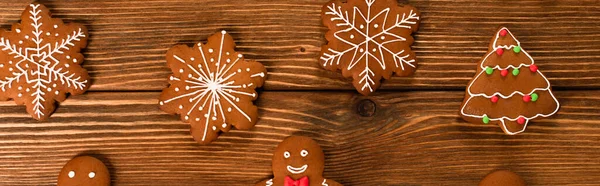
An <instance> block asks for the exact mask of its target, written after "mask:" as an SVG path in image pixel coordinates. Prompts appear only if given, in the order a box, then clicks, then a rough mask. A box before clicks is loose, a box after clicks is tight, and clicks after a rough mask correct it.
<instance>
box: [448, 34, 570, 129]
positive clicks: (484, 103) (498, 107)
mask: <svg viewBox="0 0 600 186" xmlns="http://www.w3.org/2000/svg"><path fill="white" fill-rule="evenodd" d="M466 92H467V93H466V96H465V99H464V101H463V104H462V106H461V107H462V108H461V111H460V113H461V115H462V117H463V118H464V119H465V120H467V121H469V122H472V123H484V124H488V123H496V124H498V125H500V126H501V128H502V130H504V132H505V133H506V134H510V135H514V134H518V133H521V132H523V131H525V128H526V127H527V124H528V123H529V121H530V120H533V119H536V118H539V117H549V116H551V115H553V114H555V113H556V112H558V109H559V107H560V106H559V105H560V104H559V103H558V100H557V99H556V97H554V94H552V90H551V87H550V82H549V81H548V79H547V78H546V76H544V75H543V74H542V72H540V71H539V70H538V66H537V65H535V64H534V61H533V58H532V57H531V56H530V55H529V53H527V52H526V51H525V50H524V49H523V48H521V43H520V42H519V41H518V40H517V39H516V38H515V36H514V35H513V34H512V33H511V32H510V31H509V30H508V29H507V28H500V29H499V30H498V32H497V33H496V36H495V37H494V38H493V40H492V42H491V44H490V46H489V50H488V53H487V54H486V55H485V57H484V58H483V59H482V60H481V65H479V68H477V75H476V76H475V78H474V79H473V80H472V81H471V82H470V83H469V86H468V87H467V90H466Z"/></svg>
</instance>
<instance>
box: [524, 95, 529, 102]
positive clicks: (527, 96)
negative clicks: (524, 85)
mask: <svg viewBox="0 0 600 186" xmlns="http://www.w3.org/2000/svg"><path fill="white" fill-rule="evenodd" d="M523 101H524V102H530V101H531V96H530V95H525V96H523Z"/></svg>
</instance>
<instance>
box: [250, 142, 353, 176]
mask: <svg viewBox="0 0 600 186" xmlns="http://www.w3.org/2000/svg"><path fill="white" fill-rule="evenodd" d="M272 168H273V179H268V180H264V181H262V182H259V183H257V184H256V186H342V184H340V183H338V182H336V181H333V180H330V179H325V178H324V177H323V170H324V169H325V154H324V153H323V150H322V149H321V146H319V144H318V143H317V142H316V141H315V140H313V139H310V138H308V137H303V136H290V137H287V138H285V139H284V140H283V141H282V142H281V143H279V145H278V146H277V148H276V149H275V152H274V153H273V163H272Z"/></svg>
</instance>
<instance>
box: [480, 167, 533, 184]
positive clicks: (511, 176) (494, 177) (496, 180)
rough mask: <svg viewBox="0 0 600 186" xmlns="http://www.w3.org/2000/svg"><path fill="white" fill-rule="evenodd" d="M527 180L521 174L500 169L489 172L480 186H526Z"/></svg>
mask: <svg viewBox="0 0 600 186" xmlns="http://www.w3.org/2000/svg"><path fill="white" fill-rule="evenodd" d="M526 185H527V184H525V180H523V179H522V178H521V177H519V175H517V174H515V173H513V172H510V171H507V170H500V171H496V172H492V173H490V174H488V175H487V176H486V177H485V178H483V180H481V182H479V186H526Z"/></svg>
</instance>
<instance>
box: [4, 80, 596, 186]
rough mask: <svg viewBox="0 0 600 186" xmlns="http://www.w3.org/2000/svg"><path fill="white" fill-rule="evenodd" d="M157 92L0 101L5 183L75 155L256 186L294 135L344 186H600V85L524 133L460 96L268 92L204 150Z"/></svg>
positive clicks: (157, 174) (128, 176)
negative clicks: (320, 155) (252, 116)
mask: <svg viewBox="0 0 600 186" xmlns="http://www.w3.org/2000/svg"><path fill="white" fill-rule="evenodd" d="M158 94H159V93H157V92H147V93H88V94H86V95H82V96H73V97H72V98H71V99H68V100H67V101H66V102H64V103H63V104H62V105H61V106H60V107H59V109H58V110H57V112H56V114H54V115H53V117H52V118H51V119H50V121H49V122H36V121H34V120H33V119H31V118H30V117H29V115H27V114H26V113H25V111H24V108H23V107H22V106H14V105H13V104H12V103H10V102H2V103H0V118H2V120H0V185H53V184H54V183H55V177H56V175H57V174H58V171H59V170H60V168H61V167H62V166H63V164H64V163H65V162H66V161H67V160H69V159H70V158H72V157H73V156H76V155H78V154H96V155H98V156H99V157H100V158H101V159H103V160H105V161H106V162H108V166H109V169H110V171H111V172H112V173H113V175H114V176H113V181H114V185H117V186H118V185H144V186H148V185H172V184H173V183H177V185H182V186H183V185H223V186H224V185H227V186H232V185H234V186H235V185H251V184H253V183H255V182H257V181H259V180H261V179H265V178H268V177H269V175H270V158H271V152H272V150H273V149H274V148H275V146H276V145H277V143H278V142H280V141H281V140H282V139H283V138H284V137H286V136H288V135H305V136H310V137H313V138H315V139H316V140H317V141H318V142H319V143H320V144H321V145H322V146H323V148H324V151H325V154H326V156H327V160H326V172H325V175H326V176H327V177H328V178H330V179H334V180H337V181H339V182H341V183H343V184H345V185H367V186H370V185H461V186H462V185H476V183H477V182H478V180H479V179H481V178H482V177H483V176H484V175H485V174H487V173H488V172H490V171H492V170H494V169H499V168H508V169H511V170H513V171H515V172H517V173H519V174H521V175H522V176H524V178H525V180H527V182H528V183H530V185H567V184H574V185H598V184H600V161H599V160H598V157H600V150H599V147H600V114H599V113H600V108H598V105H600V96H598V95H600V91H585V92H583V91H581V92H572V91H567V92H557V93H556V94H557V98H558V99H559V100H560V101H561V103H562V104H563V106H562V108H561V110H560V112H559V113H558V114H557V115H556V116H554V117H552V118H548V119H542V120H538V121H537V122H535V123H533V124H531V125H530V127H529V128H528V129H527V131H526V132H525V133H523V134H522V135H517V136H508V135H504V134H503V133H502V131H501V130H500V128H498V127H497V126H492V125H478V124H469V123H466V122H464V121H463V120H462V119H460V117H459V116H458V109H459V106H460V103H461V101H462V99H463V95H464V93H463V92H459V91H456V92H380V93H376V94H375V95H374V96H372V97H362V96H359V95H357V94H356V93H355V92H354V91H346V92H264V93H262V94H261V96H260V98H259V100H258V102H257V104H258V105H259V108H260V111H259V112H260V115H261V119H260V121H259V123H258V125H257V126H256V127H255V128H254V129H252V130H250V131H237V130H234V131H232V132H230V133H226V134H224V135H222V136H221V138H220V139H219V140H218V141H216V142H215V143H213V144H212V145H209V146H199V145H197V144H195V143H194V142H193V140H192V138H191V137H190V135H189V134H188V125H187V124H183V123H181V122H180V121H179V119H178V117H176V116H171V115H167V114H165V113H163V112H162V111H160V110H159V109H158V105H157V102H158V101H157V97H158ZM366 99H368V100H366ZM365 100H366V101H365ZM369 103H375V105H376V106H375V107H372V105H370V104H369ZM359 105H360V106H359ZM371 108H375V111H373V110H372V109H371ZM361 115H364V116H369V115H371V116H370V117H364V116H361Z"/></svg>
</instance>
